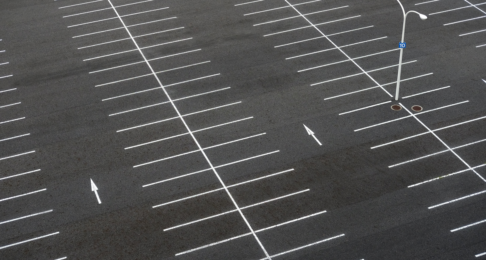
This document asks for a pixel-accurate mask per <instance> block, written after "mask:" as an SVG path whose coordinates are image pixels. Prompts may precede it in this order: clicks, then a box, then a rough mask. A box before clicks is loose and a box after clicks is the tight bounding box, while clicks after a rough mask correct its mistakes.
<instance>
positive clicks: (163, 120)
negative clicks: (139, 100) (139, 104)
mask: <svg viewBox="0 0 486 260" xmlns="http://www.w3.org/2000/svg"><path fill="white" fill-rule="evenodd" d="M238 104H241V101H238V102H234V103H230V104H226V105H222V106H217V107H212V108H208V109H203V110H199V111H196V112H191V113H188V114H183V115H181V117H186V116H191V115H195V114H200V113H204V112H208V111H212V110H216V109H220V108H224V107H229V106H233V105H238ZM177 118H179V117H178V116H176V117H170V118H167V119H162V120H159V121H155V122H150V123H146V124H142V125H137V126H132V127H129V128H124V129H121V130H118V131H116V132H117V133H120V132H125V131H128V130H133V129H136V128H141V127H145V126H149V125H154V124H158V123H162V122H166V121H169V120H174V119H177Z"/></svg>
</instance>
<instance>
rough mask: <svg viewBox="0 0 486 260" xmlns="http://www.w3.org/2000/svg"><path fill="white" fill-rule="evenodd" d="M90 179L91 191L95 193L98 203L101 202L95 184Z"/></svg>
mask: <svg viewBox="0 0 486 260" xmlns="http://www.w3.org/2000/svg"><path fill="white" fill-rule="evenodd" d="M89 180H90V181H91V191H93V192H94V193H95V194H96V199H98V204H101V200H100V196H99V195H98V187H96V184H95V183H94V182H93V180H92V179H89Z"/></svg>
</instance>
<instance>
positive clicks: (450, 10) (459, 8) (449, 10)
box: [429, 3, 486, 15]
mask: <svg viewBox="0 0 486 260" xmlns="http://www.w3.org/2000/svg"><path fill="white" fill-rule="evenodd" d="M484 4H486V3H480V4H476V5H475V6H479V5H484ZM471 7H472V6H463V7H458V8H454V9H448V10H444V11H440V12H435V13H431V14H429V15H436V14H442V13H447V12H452V11H457V10H461V9H465V8H471Z"/></svg>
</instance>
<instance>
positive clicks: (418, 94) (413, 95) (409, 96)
mask: <svg viewBox="0 0 486 260" xmlns="http://www.w3.org/2000/svg"><path fill="white" fill-rule="evenodd" d="M450 87H451V86H445V87H441V88H436V89H432V90H428V91H424V92H420V93H417V94H412V95H408V96H404V97H402V99H405V98H411V97H415V96H420V95H423V94H427V93H431V92H435V91H439V90H443V89H446V88H450Z"/></svg>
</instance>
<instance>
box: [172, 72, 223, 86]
mask: <svg viewBox="0 0 486 260" xmlns="http://www.w3.org/2000/svg"><path fill="white" fill-rule="evenodd" d="M219 75H221V73H217V74H213V75H208V76H204V77H199V78H195V79H190V80H185V81H181V82H176V83H172V84H168V85H165V86H164V87H166V88H168V87H172V86H176V85H181V84H184V83H188V82H193V81H197V80H201V79H207V78H211V77H216V76H219Z"/></svg>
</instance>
